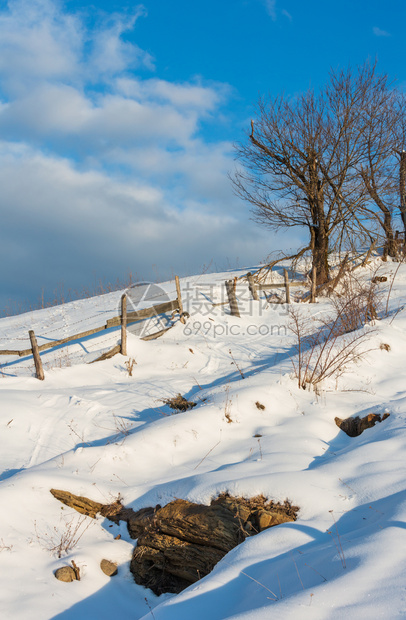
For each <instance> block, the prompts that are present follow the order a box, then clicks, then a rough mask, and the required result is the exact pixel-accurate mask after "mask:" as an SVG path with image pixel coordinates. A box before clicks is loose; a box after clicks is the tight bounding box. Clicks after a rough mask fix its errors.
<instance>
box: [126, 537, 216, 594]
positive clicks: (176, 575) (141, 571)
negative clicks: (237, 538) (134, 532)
mask: <svg viewBox="0 0 406 620" xmlns="http://www.w3.org/2000/svg"><path fill="white" fill-rule="evenodd" d="M224 555H225V553H224V552H223V551H220V550H219V549H215V548H214V547H209V546H206V545H197V544H194V543H190V542H186V541H184V540H180V539H179V538H177V537H175V536H167V535H166V534H156V533H154V534H151V533H149V534H147V535H146V536H142V537H140V538H139V539H138V543H137V547H136V548H135V550H134V554H133V558H132V561H131V565H130V570H131V572H132V573H133V575H134V579H135V581H136V583H138V584H140V585H147V587H149V588H150V589H151V590H153V591H154V592H155V594H161V593H162V592H175V593H176V592H180V591H181V590H183V589H184V588H185V587H187V586H188V585H190V584H191V583H194V582H195V581H198V580H199V579H201V577H204V576H205V575H207V574H208V573H209V572H210V571H211V570H212V569H213V568H214V566H215V565H216V564H217V562H219V561H220V560H221V558H222V557H223V556H224ZM151 568H153V572H152V573H151ZM157 571H158V572H157Z"/></svg>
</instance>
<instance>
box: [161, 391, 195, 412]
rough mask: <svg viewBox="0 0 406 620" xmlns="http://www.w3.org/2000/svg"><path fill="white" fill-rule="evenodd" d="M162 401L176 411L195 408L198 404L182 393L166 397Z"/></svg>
mask: <svg viewBox="0 0 406 620" xmlns="http://www.w3.org/2000/svg"><path fill="white" fill-rule="evenodd" d="M162 402H163V403H164V404H165V405H168V406H169V407H170V408H171V409H173V410H174V411H187V410H188V409H193V407H196V405H197V403H194V402H193V401H191V400H186V398H184V397H183V396H182V395H181V394H177V395H176V396H172V397H171V398H164V399H163V400H162Z"/></svg>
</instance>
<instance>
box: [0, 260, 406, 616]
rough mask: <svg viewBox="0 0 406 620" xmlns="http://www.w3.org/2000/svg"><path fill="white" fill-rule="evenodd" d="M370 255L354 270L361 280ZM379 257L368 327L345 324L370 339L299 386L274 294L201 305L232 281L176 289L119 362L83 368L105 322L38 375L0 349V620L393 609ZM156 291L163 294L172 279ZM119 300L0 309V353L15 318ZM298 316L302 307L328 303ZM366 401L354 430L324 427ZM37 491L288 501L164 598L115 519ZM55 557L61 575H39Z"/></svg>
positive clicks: (81, 316) (405, 390) (402, 438)
mask: <svg viewBox="0 0 406 620" xmlns="http://www.w3.org/2000/svg"><path fill="white" fill-rule="evenodd" d="M377 264H378V263H376V264H375V265H374V266H371V267H369V268H365V269H364V270H363V271H362V272H361V273H360V275H361V276H362V277H363V278H364V279H365V280H368V279H370V278H371V274H372V271H373V269H374V268H375V267H376V265H377ZM379 264H380V265H381V266H380V267H379V275H386V276H388V281H387V283H384V284H380V285H379V286H380V287H381V290H382V292H383V295H384V297H383V299H384V303H383V312H382V317H381V319H380V320H379V321H376V323H375V327H376V331H373V330H372V328H371V326H370V325H367V326H366V327H365V328H364V330H367V331H368V329H369V330H370V332H371V334H370V337H369V339H368V346H367V347H366V348H368V349H371V348H373V350H372V351H370V352H369V353H367V354H366V356H365V357H364V358H363V359H362V361H360V362H358V363H357V364H356V365H352V366H351V367H348V368H347V369H346V371H345V373H344V374H343V375H342V376H341V377H340V378H339V379H338V380H337V381H336V380H335V379H331V380H329V381H327V382H325V383H324V384H323V385H322V386H321V390H320V392H319V393H318V394H315V393H314V391H304V390H300V389H299V388H298V386H297V380H296V379H295V377H294V374H293V370H292V358H293V359H295V355H296V351H295V348H294V336H293V335H292V333H291V332H290V331H289V330H288V329H287V324H288V321H289V316H288V312H287V308H286V305H285V304H280V305H267V304H266V303H259V302H254V301H251V300H250V299H249V295H248V294H246V295H245V294H243V291H242V289H241V291H240V295H239V298H240V304H241V308H242V316H241V318H235V317H231V316H230V315H229V314H228V311H227V306H221V305H218V306H214V305H213V304H212V302H219V301H221V300H222V292H221V291H222V290H223V288H224V286H223V283H224V280H225V279H229V278H230V277H232V276H233V275H234V274H233V273H226V274H224V273H223V274H214V275H213V274H205V275H203V276H196V277H195V278H189V279H184V280H183V281H181V285H182V291H183V296H184V299H185V309H186V310H188V312H189V313H190V319H189V320H188V322H187V324H186V326H183V325H182V324H181V323H180V322H179V321H178V322H176V324H175V326H174V327H173V329H171V330H170V331H168V332H167V333H166V334H165V335H164V336H163V337H162V338H160V339H158V340H154V341H149V342H145V341H142V340H140V339H139V337H138V336H137V335H134V334H131V333H130V334H129V335H128V353H129V355H128V357H127V358H125V357H123V356H121V355H116V356H115V357H114V358H112V359H110V360H106V361H104V362H98V363H95V364H90V365H89V364H88V363H87V362H89V361H92V360H93V359H95V358H96V357H97V356H98V355H99V354H100V352H103V351H104V350H106V349H108V348H111V347H112V346H114V345H115V344H116V343H117V342H118V339H119V337H120V334H119V330H108V331H106V332H105V333H102V334H101V335H96V336H94V337H90V338H88V339H85V340H84V341H82V342H80V343H79V342H76V343H74V344H73V345H70V346H69V347H60V348H59V349H55V350H52V351H49V352H47V353H44V355H43V361H44V367H45V381H43V382H41V381H38V380H37V379H35V377H34V376H33V364H32V358H28V357H27V358H22V359H20V358H6V359H4V360H3V361H4V362H6V365H3V366H2V369H1V370H2V374H1V376H0V402H1V408H0V428H1V451H0V480H1V482H0V505H1V512H0V582H1V584H2V585H1V588H0V614H1V617H2V618H5V619H12V620H20V619H21V620H23V619H24V620H26V619H27V618H30V619H33V620H48V619H51V618H55V619H56V618H58V619H61V620H62V619H73V618H75V620H79V619H82V618H98V619H100V620H107V619H110V618H112V617H120V618H122V619H123V620H126V619H130V618H131V619H137V620H138V619H139V620H140V619H143V620H154V619H155V620H192V619H193V620H207V619H208V618H210V620H225V619H230V620H231V619H233V620H237V619H238V620H264V619H267V618H274V617H278V618H281V619H290V618H292V619H293V618H295V619H296V618H300V619H302V618H303V619H307V618H311V619H312V620H313V619H316V620H318V619H330V618H331V619H334V620H335V619H340V618H345V619H346V620H349V619H352V618H354V619H357V620H359V619H363V618H365V619H366V618H368V619H371V618H374V619H375V618H396V617H399V618H406V582H405V577H404V575H405V572H406V460H405V448H406V383H405V378H406V370H405V360H406V265H401V267H400V269H399V271H398V273H397V275H396V279H395V283H394V286H393V289H392V291H391V294H390V299H389V304H388V312H387V313H386V312H385V305H386V300H387V297H388V292H389V286H390V284H391V280H392V277H393V275H394V273H395V270H396V268H397V264H395V263H390V262H389V263H386V264H385V263H379ZM358 271H361V270H358ZM236 275H240V274H238V273H236ZM276 277H277V278H278V277H279V278H280V279H281V280H282V276H280V275H278V274H276ZM161 286H162V288H163V290H164V291H166V292H167V294H168V295H169V296H170V297H171V296H172V297H171V298H173V293H174V283H173V282H169V283H164V284H162V285H161ZM244 286H245V288H246V285H244ZM120 295H121V293H120V292H118V293H111V294H109V295H105V296H101V297H97V298H93V299H88V300H82V301H77V302H72V303H69V304H66V305H64V306H59V307H55V308H50V309H46V310H41V311H37V312H32V313H28V314H24V315H20V316H17V317H12V318H7V319H2V320H0V348H7V349H10V348H21V349H22V348H24V347H25V346H28V341H27V339H28V330H29V329H34V330H35V333H36V334H37V337H38V340H39V343H40V344H41V343H42V342H45V341H47V339H49V338H52V339H57V338H63V337H64V336H66V335H69V334H72V333H76V332H78V331H83V330H85V329H89V328H92V327H96V326H98V325H99V324H100V325H101V324H103V323H104V322H105V320H106V318H109V316H114V315H115V314H117V307H118V304H119V300H120ZM244 295H245V296H244ZM403 304H404V305H405V310H403ZM298 307H300V308H302V309H303V312H305V313H308V314H309V313H310V314H312V315H314V316H316V315H317V316H320V315H322V314H323V313H326V312H328V309H329V307H330V301H329V300H328V299H327V298H322V299H320V300H319V301H318V303H317V304H313V305H308V304H306V305H301V306H299V305H298ZM78 323H80V328H79V329H77V324H78ZM382 344H385V345H389V347H381V345H382ZM388 349H389V350H388ZM130 359H135V362H136V364H135V365H134V369H133V373H132V376H130V375H129V372H128V369H127V366H126V362H127V361H128V360H130ZM0 361H2V360H0ZM178 393H180V394H182V395H184V396H185V397H186V398H187V399H189V400H194V401H195V402H197V403H198V404H197V406H196V407H195V408H193V409H192V410H190V411H187V412H184V413H179V414H174V413H173V412H172V411H171V409H170V408H169V407H168V406H167V405H164V404H163V400H164V399H165V398H168V397H171V396H174V395H176V394H178ZM256 403H260V404H261V405H264V409H261V408H258V406H257V404H256ZM385 412H387V413H390V417H389V418H388V419H386V420H385V421H384V422H383V423H381V424H377V425H376V426H375V427H374V428H371V429H368V430H366V431H365V432H364V433H363V434H362V435H360V436H359V437H356V438H350V437H348V436H347V435H346V434H344V433H343V432H342V431H340V430H339V429H338V428H337V426H336V424H335V422H334V418H335V417H336V416H338V417H340V418H347V417H349V416H355V415H359V416H364V415H366V414H368V413H380V414H382V413H385ZM51 488H57V489H64V490H67V491H70V492H72V493H74V494H77V495H83V496H86V497H89V498H91V499H94V500H96V501H99V502H102V503H108V502H110V501H114V500H115V499H116V498H117V497H121V498H122V501H123V503H124V504H125V505H126V506H131V507H133V508H134V509H135V510H137V509H139V508H142V507H146V506H155V505H156V504H158V503H159V504H161V505H164V504H166V503H168V502H170V501H172V500H173V499H175V498H182V499H188V500H190V501H194V502H201V503H204V504H209V503H210V500H211V499H212V498H213V497H215V496H217V495H218V494H219V493H221V492H225V491H228V492H229V493H230V494H232V495H238V496H245V497H252V496H255V495H259V494H263V495H265V496H266V497H268V498H269V499H273V500H276V501H283V500H285V499H289V500H290V501H291V502H292V503H294V504H295V505H297V506H299V507H300V512H299V515H298V520H297V521H296V522H294V523H286V524H283V525H279V526H277V527H275V528H271V529H268V530H266V531H264V532H262V533H261V534H259V535H257V536H254V537H252V538H249V539H247V540H246V541H245V542H244V543H242V544H241V545H239V546H238V547H236V548H235V549H233V550H232V551H231V552H230V553H228V554H227V555H226V556H225V557H224V558H223V559H222V560H221V561H220V562H219V563H218V564H217V566H216V567H215V569H214V570H213V572H212V573H211V574H210V575H208V576H207V577H205V578H203V579H202V580H201V581H199V582H197V583H196V584H194V585H192V586H190V587H189V588H187V589H186V590H184V591H183V592H182V593H181V594H179V595H176V596H175V595H169V594H166V595H161V596H160V597H156V596H155V595H154V594H153V593H152V592H150V591H149V590H147V589H145V588H142V587H140V586H137V585H136V584H135V583H134V581H133V578H132V575H131V573H130V572H129V562H130V559H131V554H132V550H133V547H134V541H133V540H131V539H130V538H129V536H128V533H127V531H126V528H125V525H124V524H123V523H122V524H121V525H120V526H117V525H112V524H111V523H109V522H108V521H107V520H105V519H104V518H103V517H98V518H97V519H96V520H90V519H89V518H85V519H83V518H81V517H80V515H78V513H76V512H75V511H73V510H71V509H69V508H67V507H66V506H65V507H64V506H62V504H60V503H59V502H58V501H56V500H55V499H54V497H53V496H52V495H51V493H50V492H49V491H50V489H51ZM75 528H78V529H77V530H76V534H74V536H73V542H76V544H73V548H71V549H69V550H68V551H67V552H66V553H62V557H60V558H59V557H58V554H57V553H55V550H53V549H54V548H55V547H58V545H59V544H60V543H61V540H62V539H63V536H64V535H66V533H67V532H74V531H75ZM118 534H120V535H121V538H120V539H116V537H117V536H118ZM103 558H107V559H109V560H112V561H115V562H117V563H118V564H119V572H118V575H117V576H116V577H113V578H108V577H107V576H106V575H104V574H103V573H102V572H101V570H100V568H99V564H100V560H101V559H103ZM72 560H74V561H75V562H76V564H77V565H78V566H79V567H80V571H81V575H82V578H81V580H80V581H75V582H72V583H62V582H59V581H58V580H56V579H55V577H54V572H55V570H56V569H57V568H58V567H60V566H63V565H66V564H68V563H70V562H71V561H72Z"/></svg>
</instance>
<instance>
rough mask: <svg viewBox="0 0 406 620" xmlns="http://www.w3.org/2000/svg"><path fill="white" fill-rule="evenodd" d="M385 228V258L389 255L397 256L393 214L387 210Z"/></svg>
mask: <svg viewBox="0 0 406 620" xmlns="http://www.w3.org/2000/svg"><path fill="white" fill-rule="evenodd" d="M383 229H384V232H385V246H384V248H383V257H382V258H383V260H385V261H386V259H387V257H388V256H390V257H391V258H395V257H396V255H397V247H396V241H395V237H394V235H393V228H392V214H391V213H390V211H388V210H386V211H385V212H384V220H383Z"/></svg>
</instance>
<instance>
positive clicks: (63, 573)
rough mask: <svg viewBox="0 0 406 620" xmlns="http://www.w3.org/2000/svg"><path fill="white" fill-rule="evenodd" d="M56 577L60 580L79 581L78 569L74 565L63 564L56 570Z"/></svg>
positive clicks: (67, 581)
mask: <svg viewBox="0 0 406 620" xmlns="http://www.w3.org/2000/svg"><path fill="white" fill-rule="evenodd" d="M55 577H56V578H57V579H59V581H65V582H66V583H69V582H70V581H77V576H76V571H75V569H74V568H72V566H62V567H61V568H58V569H57V570H56V571H55Z"/></svg>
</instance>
